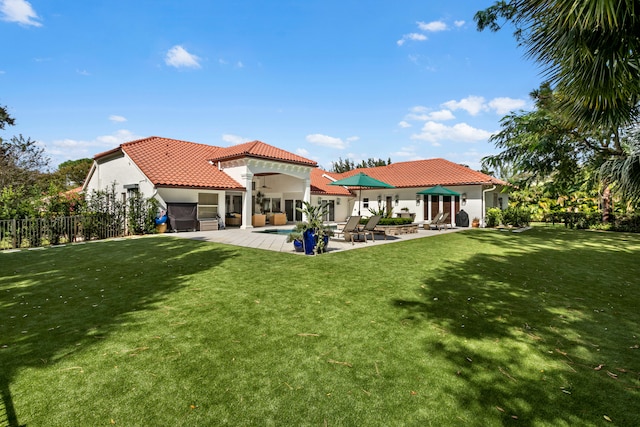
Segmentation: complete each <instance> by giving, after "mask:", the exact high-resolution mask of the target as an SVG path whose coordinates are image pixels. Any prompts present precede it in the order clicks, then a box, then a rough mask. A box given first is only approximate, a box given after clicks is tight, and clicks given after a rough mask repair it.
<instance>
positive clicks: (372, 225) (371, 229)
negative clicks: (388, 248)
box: [359, 215, 387, 243]
mask: <svg viewBox="0 0 640 427" xmlns="http://www.w3.org/2000/svg"><path fill="white" fill-rule="evenodd" d="M380 218H382V215H374V216H372V217H371V218H369V220H368V221H367V223H366V224H365V225H364V226H363V227H361V228H360V229H359V233H362V234H363V235H364V241H365V243H366V242H367V234H369V235H370V236H371V240H372V241H374V242H375V241H376V238H375V237H374V234H375V233H383V234H384V240H387V233H385V232H384V231H380V230H378V231H376V226H377V225H378V223H379V222H380Z"/></svg>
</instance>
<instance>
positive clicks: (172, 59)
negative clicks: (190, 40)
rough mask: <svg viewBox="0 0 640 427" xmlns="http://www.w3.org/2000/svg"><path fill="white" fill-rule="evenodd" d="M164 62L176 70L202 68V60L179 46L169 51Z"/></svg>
mask: <svg viewBox="0 0 640 427" xmlns="http://www.w3.org/2000/svg"><path fill="white" fill-rule="evenodd" d="M164 62H165V63H166V64H167V65H169V66H171V67H176V68H200V58H198V57H197V56H196V55H193V54H191V53H189V52H187V51H186V49H185V48H183V47H182V46H179V45H176V46H174V47H172V48H171V49H169V50H168V51H167V55H166V57H165V59H164Z"/></svg>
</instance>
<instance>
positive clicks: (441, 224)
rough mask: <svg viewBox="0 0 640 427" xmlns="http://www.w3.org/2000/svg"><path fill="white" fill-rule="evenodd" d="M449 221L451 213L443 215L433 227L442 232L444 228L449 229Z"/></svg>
mask: <svg viewBox="0 0 640 427" xmlns="http://www.w3.org/2000/svg"><path fill="white" fill-rule="evenodd" d="M448 220H449V212H445V213H444V214H442V216H441V217H440V219H438V220H437V221H436V222H435V224H432V227H435V228H436V229H437V230H438V231H440V230H442V229H443V228H447V225H448V223H447V221H448Z"/></svg>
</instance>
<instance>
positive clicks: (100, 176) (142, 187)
mask: <svg viewBox="0 0 640 427" xmlns="http://www.w3.org/2000/svg"><path fill="white" fill-rule="evenodd" d="M93 167H94V170H93V173H92V174H91V176H90V177H89V181H88V183H87V185H86V191H87V193H88V194H89V193H91V192H92V191H94V190H95V191H98V190H106V189H110V188H111V185H113V184H115V191H116V193H117V194H121V193H126V191H127V190H126V189H125V185H134V184H137V185H138V191H140V192H141V193H143V194H144V195H145V196H146V197H151V196H152V195H153V193H154V187H153V185H152V184H151V182H149V180H148V179H147V177H146V176H145V175H144V174H143V173H142V172H141V171H140V169H138V167H137V166H136V165H135V164H134V163H133V161H131V159H130V158H129V157H128V156H127V155H126V154H123V155H121V156H118V157H113V158H110V159H109V160H107V161H103V162H99V163H96V162H94V165H93Z"/></svg>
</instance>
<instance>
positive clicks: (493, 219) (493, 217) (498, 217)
mask: <svg viewBox="0 0 640 427" xmlns="http://www.w3.org/2000/svg"><path fill="white" fill-rule="evenodd" d="M501 222H502V210H500V209H498V208H491V209H489V210H488V211H487V227H497V226H498V225H500V223H501Z"/></svg>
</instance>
